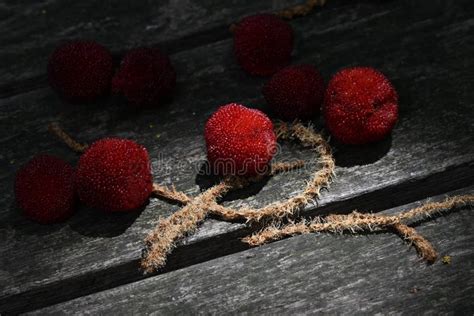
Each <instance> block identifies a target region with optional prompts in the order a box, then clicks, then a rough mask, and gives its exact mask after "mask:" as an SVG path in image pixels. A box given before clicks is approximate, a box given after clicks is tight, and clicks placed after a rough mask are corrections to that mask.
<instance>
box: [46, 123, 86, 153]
mask: <svg viewBox="0 0 474 316" xmlns="http://www.w3.org/2000/svg"><path fill="white" fill-rule="evenodd" d="M48 130H49V131H50V132H51V133H52V134H54V135H56V137H58V138H59V139H60V140H62V141H63V142H64V143H65V144H66V145H67V146H68V147H69V148H71V149H72V150H73V151H75V152H77V153H83V152H84V151H86V149H87V148H88V147H89V146H88V145H87V144H81V143H79V142H77V141H76V140H74V139H73V138H72V137H71V136H70V135H69V134H68V133H66V132H65V131H64V130H63V129H62V127H61V126H60V125H59V124H58V123H56V122H53V123H50V124H49V126H48Z"/></svg>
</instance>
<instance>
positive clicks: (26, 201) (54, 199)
mask: <svg viewBox="0 0 474 316" xmlns="http://www.w3.org/2000/svg"><path fill="white" fill-rule="evenodd" d="M15 198H16V202H17V205H18V207H19V208H20V209H22V211H23V214H24V215H25V216H26V217H28V218H29V219H31V220H33V221H36V222H38V223H41V224H51V223H58V222H62V221H64V220H66V219H67V218H69V217H70V216H71V215H72V214H73V213H74V210H75V201H76V198H75V190H74V168H73V167H71V166H70V165H69V164H68V163H67V162H65V161H63V160H62V159H59V158H57V157H54V156H50V155H45V154H41V155H37V156H35V157H34V158H33V159H31V160H30V161H29V162H28V163H26V164H25V165H24V166H23V167H21V168H20V170H18V172H17V174H16V179H15Z"/></svg>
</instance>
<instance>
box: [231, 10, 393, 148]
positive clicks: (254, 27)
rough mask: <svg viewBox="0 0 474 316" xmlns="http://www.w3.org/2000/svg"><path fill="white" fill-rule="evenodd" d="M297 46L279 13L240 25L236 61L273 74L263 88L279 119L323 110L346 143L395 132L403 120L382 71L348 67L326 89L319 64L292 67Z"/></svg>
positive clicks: (252, 18) (335, 133)
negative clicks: (397, 125)
mask: <svg viewBox="0 0 474 316" xmlns="http://www.w3.org/2000/svg"><path fill="white" fill-rule="evenodd" d="M292 50H293V30H292V28H291V25H290V24H289V23H287V22H285V21H283V20H281V19H280V18H278V17H277V16H275V15H270V14H260V15H254V16H250V17H246V18H244V19H243V20H242V21H241V22H240V23H239V24H238V25H237V26H236V27H235V31H234V53H235V56H236V59H237V61H238V63H239V64H240V65H241V67H242V68H243V69H244V70H245V71H246V72H248V73H249V74H251V75H260V76H268V75H273V76H272V77H271V79H270V80H269V81H268V82H267V83H266V84H265V86H264V87H263V91H262V92H263V95H264V97H265V99H266V101H267V104H268V105H269V106H270V108H271V109H272V110H273V111H274V112H275V113H276V114H277V115H278V116H279V117H280V118H282V119H284V120H290V121H291V120H295V119H302V120H306V119H311V118H314V117H315V116H316V115H317V114H318V113H319V112H320V111H321V109H322V113H323V116H324V120H325V123H326V127H327V129H328V130H329V132H330V133H331V134H332V135H333V136H334V138H336V139H337V140H338V141H340V142H342V143H345V144H353V145H360V144H365V143H370V142H375V141H379V140H381V139H383V138H384V137H385V136H387V135H388V134H389V133H390V131H391V130H392V128H393V127H394V125H395V123H396V121H397V119H398V95H397V92H396V91H395V89H394V87H393V86H392V84H391V83H390V81H389V80H388V79H387V78H386V77H385V76H384V75H383V74H382V73H380V72H379V71H377V70H375V69H373V68H368V67H354V68H347V69H343V70H341V71H339V72H338V73H336V74H335V75H334V76H333V77H332V78H331V80H330V81H329V84H328V85H327V87H325V84H324V81H323V78H322V76H321V74H320V73H319V72H318V70H317V69H316V68H315V67H314V66H312V65H294V66H287V65H288V64H289V63H290V59H291V52H292Z"/></svg>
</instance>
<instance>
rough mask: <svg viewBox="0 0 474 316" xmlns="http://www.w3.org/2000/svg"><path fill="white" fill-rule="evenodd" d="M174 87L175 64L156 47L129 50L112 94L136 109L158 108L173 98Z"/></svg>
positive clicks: (113, 84) (115, 80)
mask: <svg viewBox="0 0 474 316" xmlns="http://www.w3.org/2000/svg"><path fill="white" fill-rule="evenodd" d="M175 86H176V72H175V70H174V68H173V65H172V64H171V61H170V59H169V58H168V56H167V55H165V54H163V53H162V52H161V51H160V50H159V49H157V48H136V49H132V50H131V51H129V52H128V53H127V54H126V55H125V57H124V58H123V60H122V62H121V64H120V68H119V70H118V71H117V73H116V74H115V76H114V78H113V79H112V91H113V92H114V93H116V94H122V95H123V96H125V98H126V99H127V100H128V102H130V103H131V104H133V105H135V106H149V105H158V104H160V103H162V102H163V101H166V100H167V99H169V98H170V97H171V96H172V94H173V90H174V88H175Z"/></svg>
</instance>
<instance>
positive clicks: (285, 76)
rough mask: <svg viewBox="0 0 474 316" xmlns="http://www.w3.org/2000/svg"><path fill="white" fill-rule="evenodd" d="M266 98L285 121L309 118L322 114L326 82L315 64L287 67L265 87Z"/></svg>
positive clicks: (275, 75)
mask: <svg viewBox="0 0 474 316" xmlns="http://www.w3.org/2000/svg"><path fill="white" fill-rule="evenodd" d="M263 95H264V96H265V100H266V101H267V103H268V105H269V106H270V107H271V108H272V109H273V110H274V111H275V113H276V114H277V115H278V116H279V117H281V118H282V119H284V120H295V119H303V120H305V119H310V118H312V117H314V116H315V115H316V114H318V113H319V111H320V108H321V103H322V101H323V97H324V81H323V78H322V77H321V74H320V73H319V72H318V70H317V69H316V68H315V67H314V66H312V65H295V66H288V67H285V68H283V69H282V70H280V71H278V72H277V73H276V74H274V75H273V77H272V78H271V79H270V80H269V81H268V82H267V83H266V84H265V86H264V87H263Z"/></svg>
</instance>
